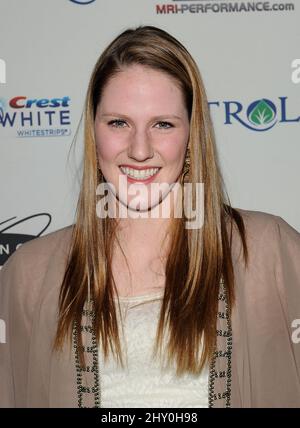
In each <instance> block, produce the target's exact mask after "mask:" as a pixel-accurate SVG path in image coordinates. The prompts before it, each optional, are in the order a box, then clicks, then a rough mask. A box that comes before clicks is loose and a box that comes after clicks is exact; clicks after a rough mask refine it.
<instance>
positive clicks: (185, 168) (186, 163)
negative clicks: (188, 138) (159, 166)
mask: <svg viewBox="0 0 300 428" xmlns="http://www.w3.org/2000/svg"><path fill="white" fill-rule="evenodd" d="M190 164H191V158H190V146H189V145H188V147H187V150H186V155H185V160H184V164H183V170H182V178H183V179H184V177H185V176H186V175H187V174H189V172H190Z"/></svg>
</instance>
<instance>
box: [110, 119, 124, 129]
mask: <svg viewBox="0 0 300 428" xmlns="http://www.w3.org/2000/svg"><path fill="white" fill-rule="evenodd" d="M124 123H126V122H125V121H124V120H121V119H115V120H111V121H110V122H108V124H109V125H111V126H113V127H114V128H124V126H123V124H124Z"/></svg>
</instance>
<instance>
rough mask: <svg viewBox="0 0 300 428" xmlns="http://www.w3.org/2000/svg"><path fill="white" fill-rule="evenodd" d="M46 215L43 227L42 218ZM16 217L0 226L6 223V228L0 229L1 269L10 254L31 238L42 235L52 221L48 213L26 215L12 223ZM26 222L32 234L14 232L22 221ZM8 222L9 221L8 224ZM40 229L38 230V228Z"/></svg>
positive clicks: (0, 224)
mask: <svg viewBox="0 0 300 428" xmlns="http://www.w3.org/2000/svg"><path fill="white" fill-rule="evenodd" d="M41 217H46V221H47V223H46V225H45V226H43V227H42V229H41V226H40V224H41V222H40V218H41ZM15 218H16V217H12V218H9V219H7V220H4V221H2V222H1V223H0V226H2V225H4V224H6V226H5V227H4V228H2V229H1V230H0V269H1V266H3V265H4V263H5V262H6V260H7V259H8V258H9V256H11V255H12V253H13V252H14V251H16V250H17V249H18V248H19V247H20V246H21V245H22V244H24V243H25V242H27V241H30V240H31V239H34V238H37V237H39V236H40V235H42V233H43V232H45V230H46V229H47V228H48V226H49V224H50V223H51V215H50V214H48V213H39V214H34V215H31V216H29V217H25V218H23V219H21V220H18V221H15V222H13V223H11V221H12V220H14V219H15ZM24 222H26V226H27V227H29V226H30V228H31V229H32V231H33V232H32V233H31V234H28V233H27V234H25V233H16V232H15V233H14V232H13V230H14V228H16V226H18V225H19V224H20V223H24ZM7 223H9V224H8V225H7ZM37 229H38V230H39V231H38V232H36V230H37Z"/></svg>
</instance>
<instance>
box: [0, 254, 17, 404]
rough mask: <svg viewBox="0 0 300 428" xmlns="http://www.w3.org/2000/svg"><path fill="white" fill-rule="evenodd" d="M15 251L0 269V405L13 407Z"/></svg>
mask: <svg viewBox="0 0 300 428" xmlns="http://www.w3.org/2000/svg"><path fill="white" fill-rule="evenodd" d="M15 258H16V255H15V253H14V254H12V255H11V256H10V258H9V259H8V260H7V261H6V263H5V264H4V265H3V267H2V269H1V270H0V323H1V324H0V327H1V331H0V337H1V339H0V407H15V390H14V374H13V364H12V343H11V341H12V339H13V338H12V334H11V320H10V316H11V303H12V302H11V294H12V288H13V286H14V283H15V282H16V281H20V279H21V278H20V276H19V273H18V272H17V269H16V264H15Z"/></svg>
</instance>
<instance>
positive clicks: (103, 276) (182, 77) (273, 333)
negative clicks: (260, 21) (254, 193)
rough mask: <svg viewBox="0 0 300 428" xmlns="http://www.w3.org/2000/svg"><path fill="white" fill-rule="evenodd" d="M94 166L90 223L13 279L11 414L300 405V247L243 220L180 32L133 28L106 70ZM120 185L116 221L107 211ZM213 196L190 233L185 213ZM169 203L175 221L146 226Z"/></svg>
mask: <svg viewBox="0 0 300 428" xmlns="http://www.w3.org/2000/svg"><path fill="white" fill-rule="evenodd" d="M83 165H84V170H83V177H82V183H81V189H80V195H79V200H78V206H77V211H76V221H75V223H74V224H72V225H70V226H68V227H66V228H63V229H60V230H58V231H56V232H53V233H50V234H48V235H46V236H43V237H39V238H37V239H34V240H31V241H30V242H27V243H25V244H23V245H22V246H21V248H20V249H18V251H16V252H15V253H14V254H13V255H12V256H11V257H10V258H9V260H8V261H7V263H5V265H4V266H3V268H2V270H1V273H0V318H1V319H3V320H4V321H5V323H6V327H7V343H6V344H5V345H4V346H3V347H1V348H0V405H1V406H2V407H5V406H8V407H173V408H176V407H178V408H179V407H299V406H300V380H299V372H300V346H299V344H298V345H297V344H296V343H295V342H294V341H293V340H292V334H293V328H294V327H293V328H292V326H295V320H296V319H299V316H300V313H299V301H300V263H299V260H300V235H299V233H298V232H297V231H296V230H295V229H293V228H292V227H291V226H290V225H288V224H287V223H286V222H285V221H284V220H283V219H281V218H280V217H278V216H274V215H271V214H267V213H263V212H255V211H248V210H243V209H234V208H233V207H231V205H230V202H229V199H228V197H226V196H225V195H226V192H225V189H224V185H223V180H222V175H221V172H220V168H219V165H218V158H217V152H216V145H215V139H214V132H213V128H212V123H211V119H210V115H209V110H208V102H207V98H206V93H205V89H204V86H203V83H202V79H201V76H200V72H199V70H198V67H197V64H196V63H195V61H194V59H193V58H192V57H191V55H190V53H189V52H188V51H187V49H186V48H185V47H184V46H183V45H182V44H181V43H180V42H179V41H178V40H176V39H175V38H174V37H173V36H171V35H170V34H169V33H167V32H166V31H164V30H162V29H159V28H156V27H153V26H140V27H137V28H135V29H128V30H126V31H124V32H122V33H121V34H120V35H119V36H117V37H116V38H115V39H114V40H113V41H112V42H111V43H110V44H109V45H108V46H107V48H106V49H105V50H104V51H103V53H102V54H101V56H100V57H99V59H98V61H97V62H96V65H95V67H94V70H93V73H92V75H91V79H90V82H89V87H88V91H87V96H86V104H85V114H84V159H83ZM122 181H123V182H124V181H125V184H126V186H125V187H124V188H123V187H122V186H121V185H120V182H121V184H122ZM106 184H107V185H108V194H109V198H110V200H112V201H114V203H115V204H116V215H113V216H105V215H98V211H97V195H98V193H97V188H98V186H99V185H106ZM199 184H200V185H203V186H204V198H203V206H202V205H201V204H200V205H197V204H196V206H198V207H201V211H203V214H205V215H204V221H203V224H202V225H201V227H197V228H192V229H189V228H187V227H186V222H185V220H186V214H185V213H186V211H184V213H182V211H180V210H179V211H178V210H177V208H178V207H189V208H191V207H192V206H193V205H194V204H195V202H197V199H198V193H197V189H198V187H197V186H198V185H199ZM183 185H190V186H191V189H192V192H191V194H188V193H185V192H181V193H180V192H179V193H176V192H175V191H174V189H177V188H178V187H179V188H181V187H182V186H183ZM110 186H111V187H110ZM154 186H162V191H161V194H160V195H157V194H155V193H154V194H153V193H152V192H151V191H152V189H153V187H154ZM112 188H114V189H115V192H114V191H111V190H112ZM140 188H143V189H144V190H145V192H142V195H141V196H139V205H138V207H137V208H136V209H133V208H132V205H131V202H132V200H133V193H132V191H136V190H139V189H140ZM145 195H146V196H145ZM166 200H168V201H170V206H171V210H170V215H169V216H167V217H164V216H163V215H159V216H153V217H152V216H151V217H149V216H144V214H147V213H148V212H151V213H152V212H154V210H155V209H156V208H157V207H158V208H162V206H163V203H164V202H165V201H166ZM100 207H101V208H100V214H103V212H101V211H103V210H104V205H102V206H100ZM124 207H125V209H126V210H127V211H128V212H129V213H130V215H129V216H123V215H122V214H123V212H124V210H123V208H124ZM198 209H200V208H198ZM178 212H179V213H180V215H179V216H178V215H177V213H178ZM137 214H138V215H137Z"/></svg>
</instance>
